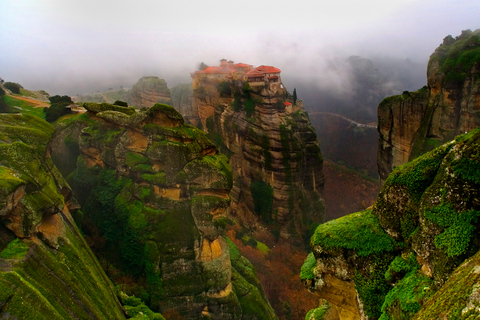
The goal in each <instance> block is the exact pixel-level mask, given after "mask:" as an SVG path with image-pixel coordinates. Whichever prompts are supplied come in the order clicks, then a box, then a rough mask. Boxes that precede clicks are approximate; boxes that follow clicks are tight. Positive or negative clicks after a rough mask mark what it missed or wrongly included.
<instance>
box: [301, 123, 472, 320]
mask: <svg viewBox="0 0 480 320" xmlns="http://www.w3.org/2000/svg"><path fill="white" fill-rule="evenodd" d="M479 144H480V130H479V129H475V130H473V131H472V132H470V133H469V134H466V135H462V136H458V137H457V138H456V139H455V141H453V142H450V143H447V144H445V145H442V146H441V147H439V148H437V149H435V150H433V151H431V152H429V153H426V154H424V155H422V156H420V157H419V158H417V159H415V160H414V161H411V162H408V163H406V164H404V165H401V166H399V167H397V168H396V169H394V170H393V172H392V173H391V174H390V175H389V176H388V179H387V180H386V181H385V184H384V186H383V189H382V191H381V192H380V195H379V196H378V199H377V201H376V203H375V205H374V206H373V209H369V210H366V211H362V212H358V213H353V214H351V215H348V216H345V217H342V218H340V219H337V220H334V221H330V222H328V223H325V224H323V225H320V226H319V227H318V228H317V230H316V232H315V234H314V236H313V237H312V239H311V242H310V246H311V249H312V253H311V254H310V255H309V257H308V258H307V259H306V260H305V263H304V265H303V267H302V271H301V278H302V281H303V282H304V284H305V285H306V286H307V288H309V290H312V291H314V292H316V293H318V294H319V295H320V296H321V297H322V298H324V299H326V300H328V302H329V305H330V308H331V309H332V310H334V311H335V315H336V316H337V317H339V318H340V319H366V318H367V317H368V319H376V318H378V317H380V318H381V319H412V318H415V319H435V318H447V317H448V318H450V317H454V316H460V315H461V316H462V318H467V316H468V315H472V314H478V309H476V308H477V307H476V306H477V305H478V304H477V303H478V286H479V285H480V282H479V281H480V280H479V277H478V276H477V273H476V271H475V270H476V269H475V268H476V267H475V263H476V261H477V260H478V253H477V252H478V251H479V247H480V246H479V245H480V237H478V231H479V229H480V223H479V220H478V217H479V216H480V201H479V200H478V199H480V198H479V192H480V177H479V172H480V157H479V154H478V150H479ZM477 267H478V266H477ZM339 293H342V294H339Z"/></svg>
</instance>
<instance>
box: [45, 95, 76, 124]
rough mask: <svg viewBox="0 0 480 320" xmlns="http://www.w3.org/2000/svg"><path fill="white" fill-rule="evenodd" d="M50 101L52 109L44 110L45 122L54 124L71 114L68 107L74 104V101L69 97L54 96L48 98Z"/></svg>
mask: <svg viewBox="0 0 480 320" xmlns="http://www.w3.org/2000/svg"><path fill="white" fill-rule="evenodd" d="M48 99H49V100H50V107H48V108H44V109H43V111H44V112H45V120H47V121H48V122H53V121H55V120H57V119H58V118H60V117H61V116H64V115H66V114H69V113H70V112H71V110H70V109H67V108H66V107H67V106H69V105H71V104H73V101H72V99H71V98H70V97H69V96H59V95H56V96H53V97H50V98H48Z"/></svg>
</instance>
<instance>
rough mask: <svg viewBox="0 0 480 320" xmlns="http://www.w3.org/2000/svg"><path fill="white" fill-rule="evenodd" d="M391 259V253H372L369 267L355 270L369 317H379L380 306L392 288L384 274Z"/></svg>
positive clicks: (358, 290)
mask: <svg viewBox="0 0 480 320" xmlns="http://www.w3.org/2000/svg"><path fill="white" fill-rule="evenodd" d="M391 260H393V257H392V255H390V254H386V255H372V256H370V257H369V260H368V267H366V268H362V269H356V270H355V276H354V278H353V281H354V282H355V289H356V290H357V292H358V296H359V298H360V300H361V301H362V303H363V306H364V310H365V313H366V314H367V316H368V317H371V318H377V317H379V316H380V314H381V310H380V306H381V305H382V303H383V301H384V300H385V296H386V295H387V293H388V291H389V290H390V286H389V285H388V283H387V281H385V276H384V275H385V272H386V270H387V268H388V265H389V263H390V261H391Z"/></svg>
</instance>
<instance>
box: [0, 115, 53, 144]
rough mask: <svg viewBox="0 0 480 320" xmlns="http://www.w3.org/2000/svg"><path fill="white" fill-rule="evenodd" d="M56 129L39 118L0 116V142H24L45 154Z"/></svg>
mask: <svg viewBox="0 0 480 320" xmlns="http://www.w3.org/2000/svg"><path fill="white" fill-rule="evenodd" d="M54 131H55V128H54V127H53V126H52V125H51V124H49V123H48V122H46V121H44V120H42V119H39V118H38V117H35V116H31V115H23V114H0V141H1V142H3V143H11V142H23V143H25V144H27V145H31V146H32V147H34V148H36V150H37V151H38V152H39V153H44V152H45V151H46V148H47V143H48V140H49V139H50V137H51V136H52V134H53V133H54Z"/></svg>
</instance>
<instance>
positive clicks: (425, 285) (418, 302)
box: [380, 253, 436, 320]
mask: <svg viewBox="0 0 480 320" xmlns="http://www.w3.org/2000/svg"><path fill="white" fill-rule="evenodd" d="M419 269H420V265H419V264H418V263H417V261H416V259H415V254H414V253H410V254H406V255H402V256H397V257H396V258H395V259H394V260H393V261H392V263H391V264H390V266H389V267H388V270H387V272H385V279H386V280H387V281H388V282H392V283H394V286H393V288H392V289H391V290H390V291H389V292H388V293H387V295H386V296H385V300H384V302H383V304H382V308H381V311H382V315H381V316H380V319H381V320H388V319H391V320H399V319H411V318H412V317H413V315H415V314H416V313H417V312H418V311H419V310H420V308H421V306H422V305H423V304H424V302H425V301H426V300H427V299H428V298H429V297H430V296H431V295H432V294H433V293H434V292H435V290H436V287H435V284H434V282H433V280H432V279H431V278H429V277H426V276H425V275H423V274H422V273H421V272H420V270H419ZM398 279H400V280H398ZM396 280H398V281H396Z"/></svg>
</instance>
